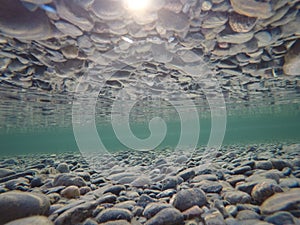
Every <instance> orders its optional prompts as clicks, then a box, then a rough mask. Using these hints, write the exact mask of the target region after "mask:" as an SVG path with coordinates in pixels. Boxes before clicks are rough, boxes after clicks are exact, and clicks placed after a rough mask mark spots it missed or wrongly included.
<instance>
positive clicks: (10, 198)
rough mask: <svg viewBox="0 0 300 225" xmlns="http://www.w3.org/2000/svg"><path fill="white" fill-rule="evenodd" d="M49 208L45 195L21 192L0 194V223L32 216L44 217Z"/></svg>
mask: <svg viewBox="0 0 300 225" xmlns="http://www.w3.org/2000/svg"><path fill="white" fill-rule="evenodd" d="M49 208H50V202H49V199H48V198H47V197H46V196H45V195H39V194H33V193H25V192H21V191H11V192H6V193H3V194H0V211H1V214H0V221H1V223H7V222H9V221H12V220H16V219H20V218H23V217H28V216H33V215H46V214H47V213H48V210H49Z"/></svg>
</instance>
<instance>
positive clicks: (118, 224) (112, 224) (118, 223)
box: [97, 220, 131, 225]
mask: <svg viewBox="0 0 300 225" xmlns="http://www.w3.org/2000/svg"><path fill="white" fill-rule="evenodd" d="M97 225H98V223H97ZM101 225H131V223H129V222H128V221H127V220H115V221H109V222H106V223H101Z"/></svg>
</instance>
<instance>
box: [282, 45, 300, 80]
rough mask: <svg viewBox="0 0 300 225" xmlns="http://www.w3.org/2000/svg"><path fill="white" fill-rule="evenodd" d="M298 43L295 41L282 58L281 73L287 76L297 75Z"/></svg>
mask: <svg viewBox="0 0 300 225" xmlns="http://www.w3.org/2000/svg"><path fill="white" fill-rule="evenodd" d="M299 50H300V41H299V40H298V41H296V42H295V43H294V45H293V46H292V47H291V48H290V49H289V51H288V52H287V54H286V55H285V58H284V65H283V71H284V73H285V74H287V75H292V76H294V75H299V69H300V68H299V61H300V54H299Z"/></svg>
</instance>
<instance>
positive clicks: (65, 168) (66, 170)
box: [56, 163, 70, 173]
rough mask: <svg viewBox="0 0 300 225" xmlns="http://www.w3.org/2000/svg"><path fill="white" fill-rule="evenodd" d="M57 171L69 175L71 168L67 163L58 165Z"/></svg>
mask: <svg viewBox="0 0 300 225" xmlns="http://www.w3.org/2000/svg"><path fill="white" fill-rule="evenodd" d="M56 170H57V171H58V172H60V173H69V172H70V169H69V166H68V164H66V163H60V164H58V165H57V167H56Z"/></svg>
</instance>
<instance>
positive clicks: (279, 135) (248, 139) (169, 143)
mask: <svg viewBox="0 0 300 225" xmlns="http://www.w3.org/2000/svg"><path fill="white" fill-rule="evenodd" d="M236 108H237V109H236V110H235V111H231V112H228V115H227V126H226V132H225V136H224V140H223V144H224V145H228V144H239V143H241V144H251V143H265V142H276V143H278V142H285V141H289V142H300V110H299V108H300V107H299V105H297V104H296V105H295V104H294V105H283V106H281V107H280V110H277V111H276V110H275V109H270V108H269V107H265V108H264V109H260V110H259V108H252V109H251V110H250V109H248V110H245V109H244V111H241V110H239V108H238V107H236ZM166 124H167V129H168V132H167V134H166V136H165V138H164V140H163V142H162V143H161V144H160V145H159V146H158V148H165V147H171V148H172V147H175V146H176V145H177V144H178V140H179V136H180V132H181V124H180V120H179V117H178V115H177V117H176V116H175V117H173V118H172V119H171V120H166ZM196 125H197V124H195V126H196ZM130 126H131V130H132V132H133V134H134V135H136V137H138V138H141V139H143V138H147V137H148V136H149V135H150V131H149V129H148V121H146V120H145V121H139V122H134V121H131V122H130ZM199 126H200V135H199V141H198V145H199V146H202V145H206V144H207V142H208V139H209V135H210V132H211V118H210V117H209V116H208V117H204V118H200V123H199ZM97 130H98V134H99V138H101V141H102V142H103V144H104V145H105V147H106V149H108V150H109V151H112V152H113V151H118V150H127V149H128V147H126V146H124V145H123V144H122V143H121V142H120V140H119V139H118V138H117V137H116V135H115V133H114V130H113V128H112V125H111V123H109V121H108V122H107V121H106V122H103V123H98V124H97ZM86 138H87V140H88V138H89V134H88V133H87V135H86ZM88 141H89V140H88ZM91 143H92V142H91ZM0 149H1V154H2V155H19V154H27V153H58V152H66V151H79V149H78V146H77V144H76V140H75V137H74V134H73V129H72V126H71V124H69V126H66V127H60V126H57V125H55V126H49V127H42V128H41V127H40V128H35V127H31V129H25V130H24V127H23V128H22V129H20V128H11V129H10V130H9V131H7V129H6V130H5V129H2V130H0Z"/></svg>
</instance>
